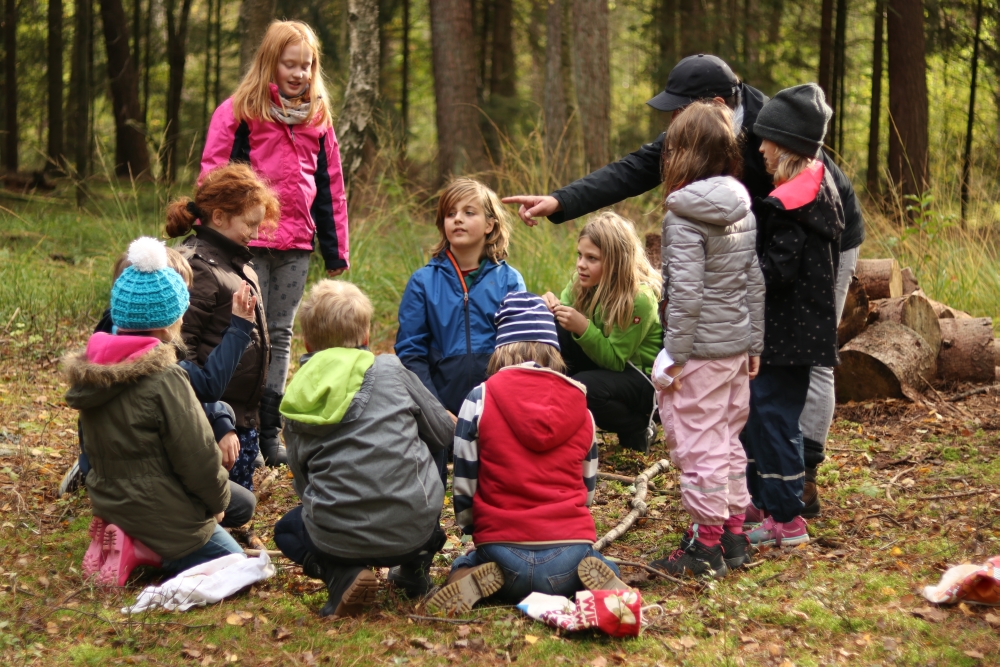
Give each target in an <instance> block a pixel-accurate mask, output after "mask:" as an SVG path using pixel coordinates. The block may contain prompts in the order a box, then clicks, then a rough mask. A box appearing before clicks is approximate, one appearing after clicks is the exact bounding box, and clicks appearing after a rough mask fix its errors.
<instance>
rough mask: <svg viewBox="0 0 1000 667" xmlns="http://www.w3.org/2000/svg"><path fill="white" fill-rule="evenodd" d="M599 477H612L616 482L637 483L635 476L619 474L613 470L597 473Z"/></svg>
mask: <svg viewBox="0 0 1000 667" xmlns="http://www.w3.org/2000/svg"><path fill="white" fill-rule="evenodd" d="M597 479H612V480H614V481H616V482H622V483H624V484H635V477H629V476H628V475H618V474H615V473H613V472H599V473H597Z"/></svg>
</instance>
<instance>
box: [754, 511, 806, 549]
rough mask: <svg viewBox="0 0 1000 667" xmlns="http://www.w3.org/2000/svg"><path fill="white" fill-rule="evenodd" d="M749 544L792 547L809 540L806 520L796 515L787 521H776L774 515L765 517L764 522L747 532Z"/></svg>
mask: <svg viewBox="0 0 1000 667" xmlns="http://www.w3.org/2000/svg"><path fill="white" fill-rule="evenodd" d="M748 537H749V538H750V544H752V545H754V546H755V547H766V546H775V547H794V546H796V545H799V544H806V543H807V542H808V541H809V531H808V530H807V528H806V520H805V519H803V518H802V517H801V516H797V517H795V518H794V519H792V520H791V521H789V522H788V523H778V522H777V521H775V520H774V517H770V516H769V517H767V518H766V519H764V523H762V524H760V525H759V526H757V527H756V528H755V529H753V530H752V531H750V533H749V534H748Z"/></svg>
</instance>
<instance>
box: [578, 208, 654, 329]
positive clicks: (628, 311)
mask: <svg viewBox="0 0 1000 667" xmlns="http://www.w3.org/2000/svg"><path fill="white" fill-rule="evenodd" d="M584 237H586V238H587V239H589V240H590V242H591V243H593V244H594V245H595V246H597V247H598V249H600V251H601V262H602V265H603V271H602V273H601V281H600V282H599V283H598V284H597V285H595V286H594V287H587V288H584V287H581V286H580V276H579V274H575V275H574V278H573V287H572V293H573V308H575V309H576V310H578V311H579V312H581V313H583V314H584V315H586V316H587V319H589V320H593V319H594V310H595V309H596V308H598V307H600V308H601V312H602V314H603V319H604V334H605V335H608V334H610V333H611V328H612V326H617V327H618V328H619V329H621V330H622V331H624V330H625V329H626V328H628V326H629V325H630V324H632V310H633V309H634V307H635V297H636V295H637V294H638V293H639V288H640V287H642V286H643V285H646V286H648V287H649V288H650V289H651V290H652V291H653V293H654V294H655V295H656V299H657V301H658V300H659V298H660V290H661V287H662V278H661V276H660V274H659V272H657V271H655V270H654V269H653V266H652V265H651V264H650V263H649V260H648V259H647V258H646V250H645V248H643V245H642V242H641V241H640V240H639V235H638V234H636V233H635V226H634V225H633V224H632V221H631V220H627V219H625V218H623V217H622V216H620V215H618V214H617V213H611V212H605V213H598V214H597V215H596V216H594V217H593V218H591V219H590V222H588V223H587V224H586V225H585V226H584V228H583V229H581V230H580V235H579V237H578V239H582V238H584Z"/></svg>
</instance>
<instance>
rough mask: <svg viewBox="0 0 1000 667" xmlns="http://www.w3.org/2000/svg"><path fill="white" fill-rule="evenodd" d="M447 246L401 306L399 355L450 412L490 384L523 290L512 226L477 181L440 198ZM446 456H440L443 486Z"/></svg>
mask: <svg viewBox="0 0 1000 667" xmlns="http://www.w3.org/2000/svg"><path fill="white" fill-rule="evenodd" d="M436 224H437V228H438V231H439V232H440V233H441V240H440V241H439V242H438V244H437V245H436V246H434V249H433V250H432V251H431V253H432V254H433V257H432V258H431V261H430V262H428V263H427V266H425V267H423V268H422V269H419V270H418V271H417V272H416V273H414V274H413V275H412V276H411V277H410V280H409V282H408V283H407V284H406V291H404V292H403V298H402V300H401V301H400V303H399V330H398V332H397V334H396V350H395V351H396V356H398V357H399V360H400V361H401V362H403V365H404V366H405V367H406V368H408V369H409V370H411V371H413V372H414V373H416V375H417V377H419V378H420V380H421V382H423V383H424V386H425V387H427V389H428V390H429V391H430V392H431V393H432V394H433V395H434V396H435V397H436V398H437V399H438V400H439V401H440V402H441V404H442V405H444V407H445V409H446V410H448V411H449V412H450V413H452V414H453V415H454V414H458V410H459V408H460V407H461V406H462V401H463V400H464V399H465V397H466V396H467V395H468V394H469V392H470V391H471V390H472V388H473V387H475V386H476V385H478V384H479V383H480V382H482V381H483V380H484V379H486V364H487V362H488V361H489V359H490V355H491V354H493V348H494V345H495V340H496V327H495V326H494V324H493V316H494V314H495V313H496V312H497V308H499V307H500V301H501V300H502V299H503V298H504V296H505V295H506V294H507V293H508V292H513V291H519V290H524V279H522V278H521V274H520V273H518V272H517V269H514V268H513V267H511V266H509V265H508V264H507V263H506V262H505V261H504V258H506V257H507V246H508V244H509V242H510V220H509V216H508V214H507V211H506V210H505V209H504V207H503V204H501V203H500V198H499V197H497V195H496V193H495V192H493V191H492V190H490V189H489V188H488V187H486V186H485V185H483V184H482V183H480V182H479V181H475V180H472V179H471V178H458V179H455V180H454V181H452V182H451V183H450V184H449V185H448V187H447V188H445V190H444V192H442V193H441V198H440V199H439V200H438V209H437V220H436ZM446 456H447V453H446V452H445V451H443V450H442V452H441V453H440V454H439V455H438V466H439V468H440V470H441V479H442V481H444V480H445V475H446V469H445V464H446Z"/></svg>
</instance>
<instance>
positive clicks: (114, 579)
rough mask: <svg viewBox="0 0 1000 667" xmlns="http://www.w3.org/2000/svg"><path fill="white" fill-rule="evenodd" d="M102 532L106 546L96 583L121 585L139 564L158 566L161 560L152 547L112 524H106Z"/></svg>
mask: <svg viewBox="0 0 1000 667" xmlns="http://www.w3.org/2000/svg"><path fill="white" fill-rule="evenodd" d="M104 534H105V535H106V536H107V541H108V547H107V552H106V558H105V561H104V565H102V566H101V571H100V573H99V574H98V575H97V583H98V584H100V585H102V586H118V587H122V586H124V585H125V582H126V581H128V575H130V574H131V573H132V570H134V569H135V568H136V567H138V566H139V565H151V566H153V567H160V564H161V563H162V562H163V559H162V558H160V556H159V555H157V554H156V553H155V552H154V551H153V550H152V549H150V548H149V547H147V546H146V545H145V544H143V543H142V542H140V541H139V540H136V539H133V538H132V537H131V536H130V535H129V534H128V533H126V532H125V531H124V530H122V529H121V528H119V527H118V526H116V525H114V524H108V527H107V528H106V529H105V531H104Z"/></svg>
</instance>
